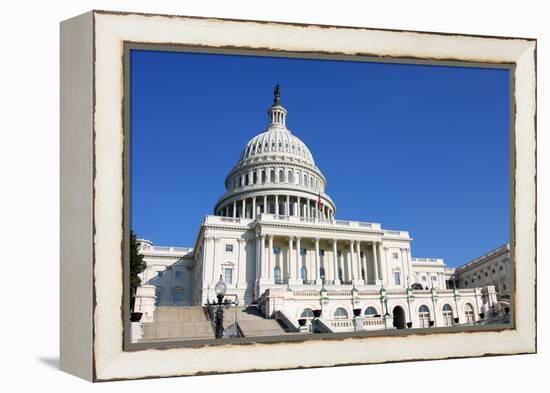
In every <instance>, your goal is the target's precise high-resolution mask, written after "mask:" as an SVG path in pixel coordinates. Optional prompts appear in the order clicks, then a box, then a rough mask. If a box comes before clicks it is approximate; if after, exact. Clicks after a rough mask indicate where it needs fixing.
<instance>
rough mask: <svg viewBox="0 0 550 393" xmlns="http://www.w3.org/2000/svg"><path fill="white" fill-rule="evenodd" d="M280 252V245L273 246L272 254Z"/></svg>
mask: <svg viewBox="0 0 550 393" xmlns="http://www.w3.org/2000/svg"><path fill="white" fill-rule="evenodd" d="M280 253H281V247H273V254H275V255H279V254H280Z"/></svg>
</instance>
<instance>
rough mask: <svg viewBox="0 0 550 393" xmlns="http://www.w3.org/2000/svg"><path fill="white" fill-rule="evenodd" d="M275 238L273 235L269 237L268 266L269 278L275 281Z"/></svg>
mask: <svg viewBox="0 0 550 393" xmlns="http://www.w3.org/2000/svg"><path fill="white" fill-rule="evenodd" d="M274 237H275V236H273V235H269V251H268V255H269V265H268V270H269V272H268V275H267V276H268V277H269V278H270V279H273V278H274V277H273V267H274V266H273V238H274Z"/></svg>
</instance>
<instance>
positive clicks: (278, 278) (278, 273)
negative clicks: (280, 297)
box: [273, 266, 281, 284]
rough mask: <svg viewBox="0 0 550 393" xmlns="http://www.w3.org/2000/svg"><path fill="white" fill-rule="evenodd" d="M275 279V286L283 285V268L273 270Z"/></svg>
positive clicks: (276, 267) (277, 267)
mask: <svg viewBox="0 0 550 393" xmlns="http://www.w3.org/2000/svg"><path fill="white" fill-rule="evenodd" d="M273 278H274V279H275V284H280V283H281V268H280V267H279V266H275V268H273Z"/></svg>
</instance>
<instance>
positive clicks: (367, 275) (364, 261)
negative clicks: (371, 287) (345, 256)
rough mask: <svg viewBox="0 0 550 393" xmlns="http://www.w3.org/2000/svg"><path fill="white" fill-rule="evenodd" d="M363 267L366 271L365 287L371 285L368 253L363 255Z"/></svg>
mask: <svg viewBox="0 0 550 393" xmlns="http://www.w3.org/2000/svg"><path fill="white" fill-rule="evenodd" d="M359 257H361V249H359ZM361 267H362V268H363V270H364V271H365V280H364V283H365V285H366V284H368V283H369V270H368V263H367V253H366V252H364V253H363V258H361Z"/></svg>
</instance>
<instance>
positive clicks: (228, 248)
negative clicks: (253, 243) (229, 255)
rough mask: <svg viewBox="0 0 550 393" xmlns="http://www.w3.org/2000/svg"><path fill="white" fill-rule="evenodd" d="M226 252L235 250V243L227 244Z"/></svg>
mask: <svg viewBox="0 0 550 393" xmlns="http://www.w3.org/2000/svg"><path fill="white" fill-rule="evenodd" d="M225 252H233V244H226V245H225Z"/></svg>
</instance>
